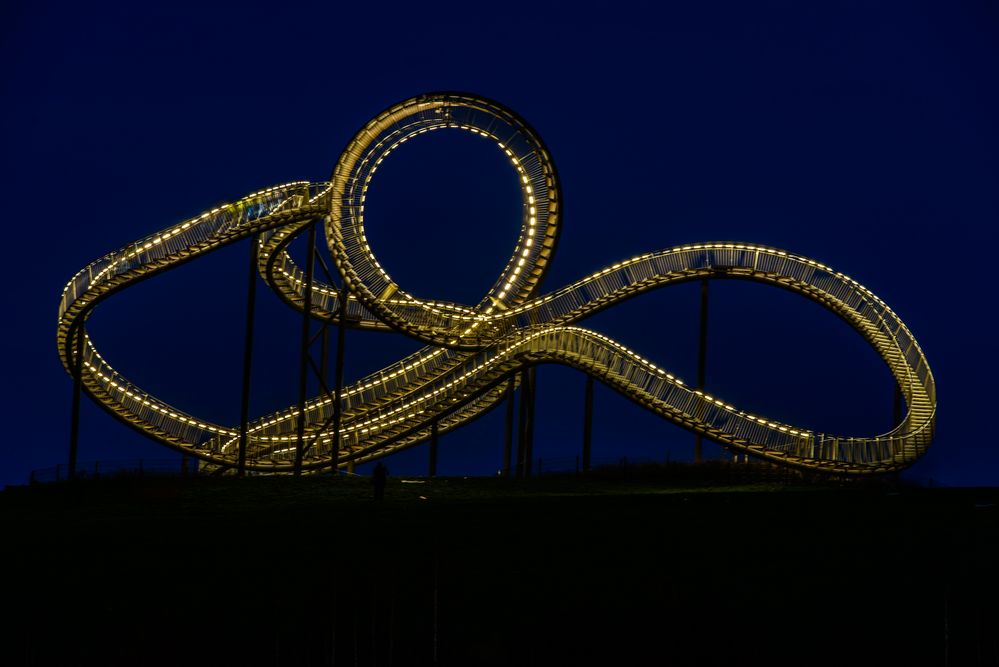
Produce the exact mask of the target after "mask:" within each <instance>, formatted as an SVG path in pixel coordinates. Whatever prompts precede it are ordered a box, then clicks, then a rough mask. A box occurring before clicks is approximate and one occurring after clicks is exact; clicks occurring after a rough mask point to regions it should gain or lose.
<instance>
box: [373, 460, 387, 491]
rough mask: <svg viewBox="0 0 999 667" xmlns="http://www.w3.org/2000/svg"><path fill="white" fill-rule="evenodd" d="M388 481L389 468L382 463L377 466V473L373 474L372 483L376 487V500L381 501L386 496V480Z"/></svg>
mask: <svg viewBox="0 0 999 667" xmlns="http://www.w3.org/2000/svg"><path fill="white" fill-rule="evenodd" d="M386 479H388V468H386V467H385V464H384V463H382V462H381V461H379V462H378V464H377V465H375V471H374V472H373V473H372V474H371V483H372V484H373V485H374V487H375V500H381V499H382V498H383V497H384V496H385V480H386Z"/></svg>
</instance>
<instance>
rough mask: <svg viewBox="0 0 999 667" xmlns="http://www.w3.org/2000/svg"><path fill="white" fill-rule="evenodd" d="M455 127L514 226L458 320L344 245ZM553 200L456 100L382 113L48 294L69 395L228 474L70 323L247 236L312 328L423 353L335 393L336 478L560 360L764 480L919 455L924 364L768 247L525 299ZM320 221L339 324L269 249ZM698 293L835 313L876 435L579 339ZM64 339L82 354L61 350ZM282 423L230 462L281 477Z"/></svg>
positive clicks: (351, 243) (319, 285) (528, 159)
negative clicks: (491, 165) (874, 372)
mask: <svg viewBox="0 0 999 667" xmlns="http://www.w3.org/2000/svg"><path fill="white" fill-rule="evenodd" d="M448 129H458V130H463V131H469V132H472V133H474V134H476V135H478V136H480V137H482V138H483V139H485V140H486V141H488V142H491V143H494V144H496V145H497V146H498V147H499V149H500V150H502V151H503V152H504V153H505V154H506V156H507V157H508V158H509V159H510V161H511V164H512V166H513V167H514V169H515V170H516V171H517V173H518V175H519V176H520V180H521V188H522V193H521V195H522V199H523V202H522V205H523V216H522V221H521V234H520V237H519V239H518V243H517V246H516V248H515V250H514V253H513V255H512V256H511V259H510V261H509V262H508V263H507V266H506V268H505V269H504V271H503V274H502V275H501V277H500V278H499V279H498V280H497V282H496V283H495V285H494V286H493V287H492V289H491V290H490V291H489V292H488V293H487V294H486V296H485V297H484V298H483V299H482V301H481V302H480V303H479V304H477V305H476V306H466V305H462V304H453V303H446V302H441V301H439V300H429V299H421V298H418V297H416V296H414V295H412V294H411V293H409V292H407V291H405V290H404V289H403V288H402V287H401V286H399V285H397V284H396V283H395V282H394V281H393V280H392V278H391V276H389V275H388V274H387V273H386V272H385V270H384V269H383V268H382V267H381V265H380V264H379V263H378V261H377V259H376V258H375V256H374V254H373V251H372V249H371V248H370V246H369V245H368V243H367V240H366V236H365V232H364V205H365V200H366V193H367V188H368V184H369V183H370V181H371V178H372V177H373V176H374V174H375V172H376V171H377V167H378V165H380V164H381V162H382V160H384V159H385V157H387V156H388V155H389V154H390V153H391V152H392V151H394V150H396V149H397V148H399V147H400V146H401V145H402V144H403V143H405V142H406V141H409V140H411V139H414V138H416V137H418V136H420V135H423V134H427V133H429V132H433V131H437V130H448ZM559 212H560V194H559V185H558V179H557V175H556V171H555V168H554V164H553V163H552V161H551V158H550V156H549V154H548V151H547V149H546V148H545V147H544V145H543V144H542V142H541V140H540V138H538V136H537V135H536V133H534V131H533V130H532V129H531V128H530V127H529V126H527V124H526V123H524V122H523V121H522V120H521V119H520V118H519V117H518V116H516V114H514V113H513V112H512V111H509V110H508V109H505V108H504V107H502V106H501V105H499V104H497V103H495V102H492V101H489V100H485V99H482V98H478V97H473V96H469V95H464V94H434V95H425V96H421V97H417V98H412V99H410V100H406V101H404V102H401V103H399V104H397V105H394V106H393V107H390V108H389V109H388V110H386V111H385V112H383V113H382V114H380V115H379V116H378V117H376V118H375V119H374V120H372V121H371V122H370V123H368V125H366V126H365V127H364V128H362V129H361V131H359V132H358V134H357V135H356V136H355V137H354V139H353V140H352V141H351V142H350V144H349V145H348V147H347V149H346V150H345V151H344V153H343V155H342V156H341V158H340V160H339V162H338V163H337V166H336V168H335V170H334V173H333V178H332V179H331V181H330V182H328V183H307V182H297V183H290V184H286V185H281V186H276V187H274V188H269V189H267V190H263V191H261V192H257V193H254V194H251V195H249V196H248V197H245V198H243V199H241V200H239V201H238V202H235V203H233V204H228V205H225V206H222V207H219V208H215V209H212V210H211V211H208V212H206V213H204V214H202V215H200V216H198V217H196V218H192V219H190V220H186V221H183V222H181V223H179V224H177V225H174V226H173V227H170V228H168V229H165V230H163V231H161V232H159V233H157V234H155V235H151V236H148V237H146V238H143V239H140V240H138V241H136V242H134V243H132V244H130V245H128V246H126V247H124V248H121V249H120V250H117V251H115V252H112V253H109V254H108V255H106V256H105V257H102V258H101V259H99V260H97V261H96V262H93V263H92V264H90V265H88V266H87V267H86V268H84V269H83V270H81V271H80V272H78V273H77V274H76V275H75V276H74V277H73V278H72V279H71V280H70V282H69V283H68V284H67V286H66V288H65V290H64V291H63V295H62V299H61V301H60V306H59V324H58V334H57V340H58V346H59V354H60V357H61V359H62V361H63V364H64V365H65V367H66V368H67V370H68V371H70V372H71V373H73V372H74V369H75V368H76V362H77V353H76V351H77V350H78V349H82V365H81V366H80V369H81V381H82V387H83V389H84V390H85V391H86V392H87V393H88V394H89V395H91V396H92V397H93V398H94V399H95V400H97V401H98V402H99V403H100V404H101V405H103V406H104V407H105V408H107V409H108V410H109V411H111V412H112V413H113V414H115V415H116V416H118V417H119V418H121V419H122V420H124V421H125V422H127V423H128V424H130V425H131V426H133V427H134V428H136V429H138V430H140V431H142V432H143V433H145V434H147V435H149V436H151V437H153V438H155V439H156V440H158V441H160V442H162V443H164V444H166V445H169V446H171V447H174V448H176V449H180V450H182V451H185V452H187V453H189V454H192V455H194V456H197V457H199V458H201V459H202V460H204V461H208V462H211V463H214V464H220V465H224V466H231V465H235V462H236V459H237V454H238V439H239V427H238V426H237V427H232V426H222V425H218V424H213V423H210V422H206V421H204V420H201V419H199V418H197V417H195V416H193V415H190V414H186V413H183V412H181V411H179V410H177V409H176V408H174V407H172V406H171V405H169V404H168V403H166V402H164V401H162V400H161V399H158V398H156V397H154V396H151V395H149V394H148V393H147V392H145V391H143V390H142V389H141V388H139V387H138V386H136V385H135V384H134V383H132V382H131V381H129V380H128V379H126V378H124V377H122V376H121V375H120V373H118V372H117V371H115V370H114V369H113V368H112V367H111V366H110V365H109V364H108V363H107V362H106V361H105V360H104V358H103V357H102V356H101V355H100V354H99V353H98V351H97V349H96V347H95V346H94V344H93V342H92V341H91V340H90V339H89V337H87V336H86V332H85V322H86V319H87V317H88V316H89V315H90V314H91V312H92V311H93V309H94V307H95V306H96V305H97V304H98V303H99V302H100V301H102V300H103V299H104V298H107V297H108V296H110V295H111V294H113V293H115V292H116V291H118V290H120V289H124V288H125V287H127V286H128V285H130V284H132V283H134V282H136V281H138V280H142V279H145V278H148V277H149V276H151V275H153V274H155V273H158V272H160V271H165V270H168V269H170V268H173V267H175V266H177V265H179V264H181V263H183V262H186V261H190V260H193V259H195V258H197V257H200V256H201V255H204V254H207V253H210V252H212V251H214V250H217V249H218V248H221V247H223V246H225V245H228V244H230V243H234V242H237V241H239V240H242V239H246V238H249V237H254V238H255V240H254V241H253V242H255V243H258V244H259V245H258V248H257V250H258V253H257V261H258V269H259V272H260V274H261V276H262V277H263V278H264V280H265V281H266V282H267V283H268V284H269V285H270V286H271V288H272V289H274V290H275V291H276V292H277V293H278V294H279V295H280V296H281V297H282V298H283V299H284V300H285V301H286V302H287V303H289V304H290V305H291V306H293V307H294V308H297V309H299V310H302V309H303V308H304V306H305V304H306V300H307V299H308V301H309V303H310V304H311V305H310V316H311V317H313V318H316V319H319V320H326V321H328V322H332V323H336V324H340V325H341V326H353V327H359V328H367V329H373V330H396V331H401V332H403V333H405V334H407V335H410V336H413V337H415V338H418V339H420V340H423V341H425V342H427V343H428V344H429V345H428V347H426V348H424V349H422V350H419V351H418V352H416V353H414V354H412V355H410V356H408V357H406V358H404V359H401V360H399V361H398V362H396V363H394V364H392V365H389V366H387V367H385V368H383V369H381V370H380V371H378V372H376V373H373V374H371V375H369V376H367V377H364V378H362V379H360V380H358V381H356V382H354V383H352V384H350V385H348V386H346V387H344V389H343V392H342V394H341V401H340V407H341V409H342V415H341V416H340V428H339V431H338V434H339V443H338V449H339V451H340V452H341V454H340V458H339V460H340V462H341V463H342V465H346V464H348V462H360V461H366V460H370V459H373V458H377V457H379V456H384V455H386V454H388V453H391V452H393V451H397V450H398V449H401V448H404V447H407V446H410V445H412V444H415V443H417V442H420V441H422V440H424V439H426V438H427V437H428V434H429V432H430V428H431V424H433V423H436V424H437V428H438V432H444V431H447V430H450V429H452V428H455V427H457V426H459V425H461V424H463V423H466V422H467V421H469V420H471V419H474V418H476V417H477V416H479V415H481V414H483V413H484V412H485V411H487V410H488V409H490V408H491V407H493V406H494V405H495V404H496V403H497V402H498V401H499V400H501V398H502V397H503V395H504V392H505V380H506V378H508V377H510V376H511V375H512V374H514V373H516V371H518V370H520V369H521V368H523V367H525V366H527V365H533V364H539V363H561V364H565V365H569V366H572V367H575V368H578V369H579V370H581V371H584V372H586V373H589V374H591V375H593V376H594V377H596V378H598V379H600V380H601V381H603V382H604V383H605V384H607V385H608V386H610V387H612V388H614V389H615V390H617V391H619V392H621V393H622V394H623V395H625V396H627V397H628V398H630V399H632V400H633V401H635V402H637V403H639V404H641V405H643V406H645V407H646V408H648V409H649V410H652V411H653V412H655V413H657V414H659V415H661V416H663V417H665V418H667V419H669V420H671V421H673V422H675V423H677V424H679V425H681V426H684V427H685V428H688V429H690V430H692V431H694V432H697V433H700V434H702V435H704V436H706V437H708V438H710V439H713V440H715V441H717V442H719V443H722V444H724V445H726V446H728V447H729V448H731V449H733V450H736V451H743V452H746V453H749V454H752V455H754V456H757V457H762V458H766V459H769V460H772V461H775V462H778V463H781V464H784V465H789V466H794V467H798V468H808V469H816V470H826V471H836V472H844V473H851V474H862V473H877V472H885V471H891V470H897V469H899V468H902V467H904V466H907V465H909V464H911V463H912V462H913V461H914V460H915V459H916V458H918V457H919V456H920V455H921V454H922V453H923V452H925V451H926V448H927V447H928V446H929V445H930V442H931V441H932V438H933V432H934V424H935V414H936V389H935V383H934V380H933V376H932V373H931V372H930V369H929V366H928V364H927V362H926V358H925V356H924V355H923V353H922V350H921V349H920V348H919V345H918V344H917V343H916V341H915V339H914V337H913V336H912V334H911V333H910V332H909V330H908V329H907V328H906V327H905V325H904V323H903V322H902V321H901V320H900V319H899V318H898V316H897V315H896V314H895V313H894V312H893V311H892V310H891V309H890V308H889V307H888V306H887V305H886V304H885V303H884V302H883V301H881V299H879V298H878V297H877V296H875V295H874V294H873V293H872V292H871V291H870V290H868V289H867V288H866V287H864V286H863V285H861V284H860V283H858V282H857V281H855V280H854V279H852V278H850V277H848V276H846V275H844V274H842V273H840V272H837V271H835V270H833V269H831V268H829V267H828V266H825V265H824V264H821V263H819V262H816V261H815V260H812V259H809V258H806V257H802V256H799V255H794V254H792V253H788V252H786V251H783V250H779V249H776V248H771V247H765V246H760V245H756V244H749V243H736V242H721V243H702V244H691V245H684V246H677V247H674V248H669V249H666V250H661V251H657V252H650V253H646V254H644V255H640V256H636V257H632V258H629V259H626V260H624V261H621V262H618V263H615V264H613V265H611V266H609V267H607V268H605V269H603V270H601V271H597V272H595V273H593V274H591V275H589V276H586V277H585V278H583V279H581V280H579V281H576V282H575V283H572V284H570V285H566V286H564V287H562V288H560V289H557V290H555V291H553V292H550V293H548V294H545V295H541V296H536V295H535V292H536V291H537V287H538V285H539V284H540V281H541V279H542V277H543V275H544V272H545V270H546V268H547V264H548V261H549V260H550V258H551V256H552V253H553V252H554V247H555V244H556V241H557V237H558V230H559V228H560V225H561V220H560V215H559ZM317 220H319V221H322V223H323V224H324V226H325V230H326V234H327V241H328V244H329V247H330V251H331V254H332V256H333V260H334V264H335V266H336V269H335V272H336V274H337V275H338V278H339V280H341V281H342V284H343V285H344V286H345V287H346V290H347V292H348V293H349V296H348V302H347V308H346V313H347V315H346V318H347V320H348V321H347V322H344V323H341V322H340V321H339V320H340V312H341V311H340V304H339V298H340V288H339V287H337V286H335V285H332V284H329V283H328V282H322V281H321V280H314V281H312V283H311V284H310V283H309V281H308V280H307V279H306V276H305V274H304V272H303V271H302V270H301V269H300V268H299V267H297V266H296V265H295V263H294V261H293V260H292V258H291V256H290V254H289V252H288V245H289V244H290V242H291V240H292V239H293V238H295V236H296V235H297V234H298V233H300V232H301V231H303V230H304V229H305V228H306V227H307V226H308V225H310V224H312V223H314V222H315V221H317ZM704 278H726V279H742V280H750V281H755V282H762V283H766V284H770V285H775V286H779V287H782V288H784V289H787V290H790V291H792V292H795V293H797V294H800V295H802V296H804V297H806V298H809V299H811V300H813V301H815V302H817V303H819V304H821V305H822V306H824V307H825V308H827V309H829V310H831V311H832V312H834V313H836V314H837V315H839V316H840V317H841V318H842V319H843V320H844V321H845V322H847V323H848V324H849V325H850V326H851V327H853V328H854V329H855V330H857V331H858V332H859V333H860V334H861V335H862V336H863V337H864V338H865V339H866V340H867V341H868V343H870V345H871V346H872V347H873V348H874V349H875V350H876V351H877V353H878V354H879V355H880V356H881V358H882V359H883V360H884V361H885V363H886V364H887V365H888V368H889V369H890V371H891V373H892V375H893V376H894V378H895V381H896V382H897V384H898V387H899V390H900V392H901V394H902V395H903V397H904V399H905V402H906V406H907V412H906V414H905V416H904V418H903V419H902V420H901V422H900V423H899V424H898V425H896V427H895V428H894V429H892V430H891V431H889V432H887V433H884V434H880V435H875V436H868V437H844V436H838V435H832V434H827V433H820V432H815V431H812V430H809V429H805V428H801V427H797V426H793V425H790V424H784V423H779V422H775V421H773V420H770V419H767V418H765V417H762V416H759V415H753V414H750V413H748V412H746V411H744V410H741V409H739V408H737V407H735V406H733V405H731V404H730V403H728V402H727V401H725V400H723V399H722V398H720V397H715V396H711V395H708V394H706V393H704V392H703V391H701V390H699V389H695V388H692V387H689V386H687V385H686V384H685V383H684V382H683V381H682V380H681V379H679V378H677V377H675V376H673V375H672V374H670V373H668V372H667V371H665V370H664V369H661V368H659V367H657V366H656V365H655V364H653V363H652V362H651V361H650V360H649V359H646V358H644V357H642V356H641V355H639V354H638V353H636V352H633V351H631V350H628V349H626V348H625V347H623V346H621V345H620V344H619V343H617V342H615V341H613V340H611V339H610V338H607V337H606V336H603V335H602V334H600V333H597V332H594V331H589V330H587V329H583V328H580V327H578V326H576V325H577V323H578V322H580V321H581V320H583V319H584V318H586V317H587V316H589V315H591V314H593V313H595V312H598V311H600V310H603V309H605V308H610V307H612V306H614V305H615V304H618V303H620V302H621V301H623V300H625V299H629V298H633V297H635V296H637V295H639V294H641V293H644V292H647V291H650V290H654V289H659V288H661V287H665V286H667V285H671V284H675V283H679V282H684V281H690V280H701V279H704ZM80 335H82V336H83V337H84V338H83V341H82V347H80V341H79V339H78V338H77V336H80ZM334 407H335V406H334V398H333V396H331V395H328V394H324V395H321V396H319V397H316V398H314V399H312V400H309V401H307V402H306V403H305V421H304V429H305V432H306V433H307V434H308V437H309V438H310V441H311V440H314V441H315V446H314V447H312V448H310V449H309V451H308V453H307V455H306V456H305V457H304V460H303V462H302V467H303V468H304V469H312V470H317V469H321V468H322V467H324V466H326V467H328V466H329V465H330V460H331V459H330V454H331V450H332V448H333V442H332V439H333V435H332V432H331V430H330V426H329V425H330V422H331V419H332V418H333V416H334ZM298 420H299V409H298V406H297V405H296V406H293V407H290V408H287V409H285V410H282V411H279V412H276V413H273V414H269V415H266V416H263V417H260V418H258V419H256V420H253V421H252V422H250V423H249V424H247V428H246V430H247V463H246V465H247V467H248V468H250V469H255V470H262V471H282V470H291V469H292V467H293V466H294V464H295V449H296V443H297V441H298V435H297V433H296V427H297V426H298Z"/></svg>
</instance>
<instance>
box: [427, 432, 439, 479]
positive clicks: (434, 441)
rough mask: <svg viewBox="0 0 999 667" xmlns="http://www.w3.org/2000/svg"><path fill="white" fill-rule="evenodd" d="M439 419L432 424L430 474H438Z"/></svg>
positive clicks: (431, 475)
mask: <svg viewBox="0 0 999 667" xmlns="http://www.w3.org/2000/svg"><path fill="white" fill-rule="evenodd" d="M437 439H438V438H437V420H436V419H435V420H434V421H433V423H432V424H431V425H430V475H429V477H436V476H437Z"/></svg>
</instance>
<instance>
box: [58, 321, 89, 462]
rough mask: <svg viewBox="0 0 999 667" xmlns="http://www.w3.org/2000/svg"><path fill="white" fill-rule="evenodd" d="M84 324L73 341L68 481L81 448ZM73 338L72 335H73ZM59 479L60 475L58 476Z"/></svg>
mask: <svg viewBox="0 0 999 667" xmlns="http://www.w3.org/2000/svg"><path fill="white" fill-rule="evenodd" d="M83 333H84V332H83V322H80V324H79V326H77V328H76V331H75V336H76V338H75V339H74V340H72V343H73V347H74V348H75V352H74V357H73V408H72V410H73V411H72V416H71V418H70V425H69V472H68V477H67V479H70V480H72V479H73V478H74V477H76V455H77V451H78V450H79V446H80V394H81V393H83V342H84V340H85V338H84V335H83ZM71 338H72V335H71ZM56 477H57V478H58V475H57V476H56Z"/></svg>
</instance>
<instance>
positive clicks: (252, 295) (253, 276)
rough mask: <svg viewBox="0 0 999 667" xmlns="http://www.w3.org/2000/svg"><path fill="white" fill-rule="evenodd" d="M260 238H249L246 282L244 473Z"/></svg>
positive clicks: (241, 432) (241, 459) (241, 415)
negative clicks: (248, 265) (248, 264)
mask: <svg viewBox="0 0 999 667" xmlns="http://www.w3.org/2000/svg"><path fill="white" fill-rule="evenodd" d="M259 246H260V239H259V237H258V236H257V235H254V236H253V238H251V239H250V270H249V271H248V272H247V282H246V332H245V334H244V338H243V396H242V400H241V402H240V411H239V463H238V465H237V468H236V470H237V474H238V475H239V476H240V477H244V476H245V475H246V440H247V429H248V428H249V421H250V371H251V369H252V367H253V321H254V313H255V311H256V303H257V249H258V248H259Z"/></svg>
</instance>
